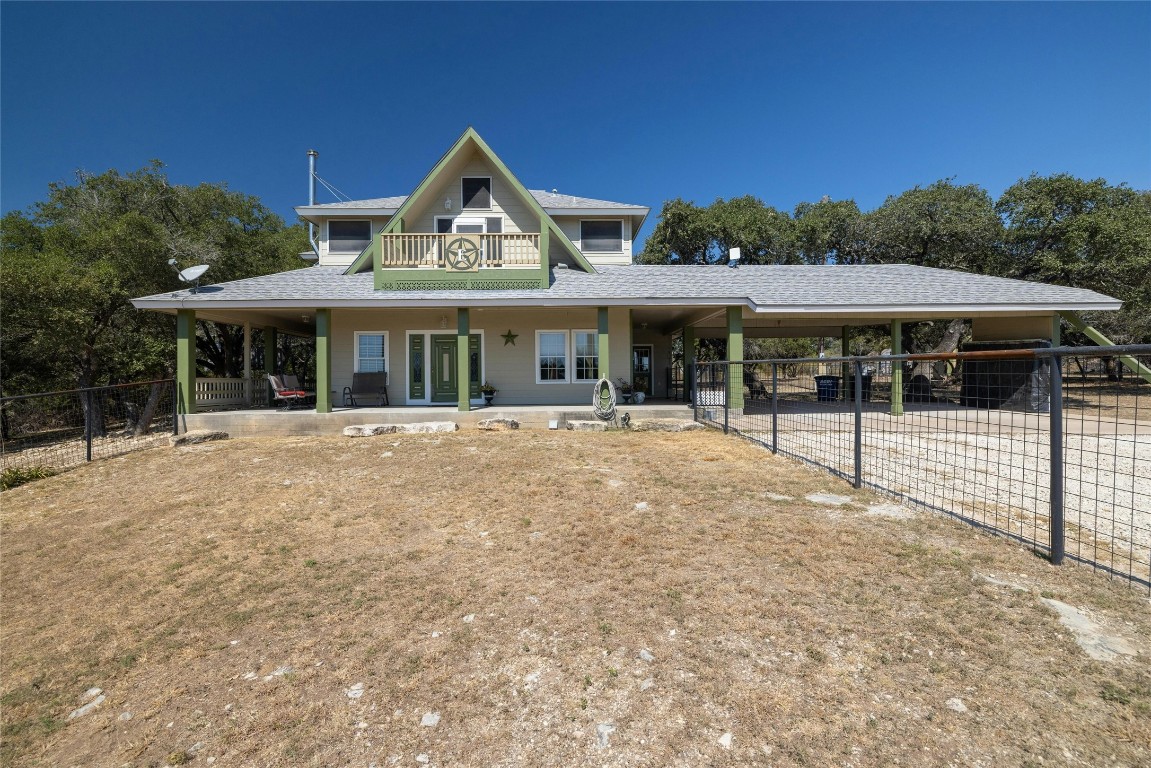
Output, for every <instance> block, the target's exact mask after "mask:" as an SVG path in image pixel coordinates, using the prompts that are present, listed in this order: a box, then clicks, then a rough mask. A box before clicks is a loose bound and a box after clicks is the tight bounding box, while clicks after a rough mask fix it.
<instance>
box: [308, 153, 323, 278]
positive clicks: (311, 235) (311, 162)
mask: <svg viewBox="0 0 1151 768" xmlns="http://www.w3.org/2000/svg"><path fill="white" fill-rule="evenodd" d="M319 156H320V153H319V152H317V151H316V150H314V149H309V150H308V205H315V204H316V158H317V157H319ZM308 242H310V243H311V244H312V250H313V251H315V252H316V257H317V258H319V256H320V246H319V245H317V244H316V225H315V224H313V223H312V222H310V221H309V222H308Z"/></svg>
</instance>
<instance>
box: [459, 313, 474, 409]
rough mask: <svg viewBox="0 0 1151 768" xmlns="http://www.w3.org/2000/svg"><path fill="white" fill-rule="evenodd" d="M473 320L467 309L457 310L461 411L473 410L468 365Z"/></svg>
mask: <svg viewBox="0 0 1151 768" xmlns="http://www.w3.org/2000/svg"><path fill="white" fill-rule="evenodd" d="M470 320H471V318H470V317H469V315H468V308H467V307H460V308H459V309H457V310H456V392H457V393H458V394H459V410H461V411H470V410H471V409H472V394H471V389H472V387H471V372H470V370H469V368H470V366H469V365H468V334H469V333H470V330H471V323H470Z"/></svg>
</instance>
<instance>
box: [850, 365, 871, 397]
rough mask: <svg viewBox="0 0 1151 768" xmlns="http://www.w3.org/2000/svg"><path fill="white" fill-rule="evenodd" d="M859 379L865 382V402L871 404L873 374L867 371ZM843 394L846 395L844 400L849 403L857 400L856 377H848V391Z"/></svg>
mask: <svg viewBox="0 0 1151 768" xmlns="http://www.w3.org/2000/svg"><path fill="white" fill-rule="evenodd" d="M859 378H860V380H861V381H862V382H863V402H865V403H870V402H871V374H870V373H867V372H866V371H865V372H864V373H863V375H862V376H860V377H859ZM843 394H844V397H843V399H844V400H847V401H848V402H852V401H854V400H855V377H854V376H850V377H848V379H847V391H846V392H844V393H843Z"/></svg>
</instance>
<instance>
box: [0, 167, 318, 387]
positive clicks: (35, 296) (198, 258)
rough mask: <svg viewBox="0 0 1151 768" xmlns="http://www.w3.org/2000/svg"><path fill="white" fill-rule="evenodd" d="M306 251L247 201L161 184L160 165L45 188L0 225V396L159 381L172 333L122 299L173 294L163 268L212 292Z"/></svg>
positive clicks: (286, 265) (171, 353) (222, 192)
mask: <svg viewBox="0 0 1151 768" xmlns="http://www.w3.org/2000/svg"><path fill="white" fill-rule="evenodd" d="M305 245H306V233H305V232H304V230H303V228H302V227H301V226H299V225H295V226H290V227H289V226H285V224H284V222H283V220H282V219H281V218H280V217H279V216H277V215H276V214H274V213H272V212H271V211H269V210H268V209H267V208H265V207H264V206H263V205H261V204H260V201H259V200H258V199H257V198H255V197H252V196H250V195H245V194H242V193H239V192H232V191H229V190H228V189H227V187H226V186H225V185H223V184H200V185H198V186H194V187H191V186H183V185H178V184H172V183H170V182H169V180H168V178H167V176H166V174H165V173H164V171H163V166H162V164H160V163H159V162H153V163H152V164H151V165H149V166H147V167H145V168H142V169H140V170H137V171H133V172H131V173H127V174H121V173H120V172H118V171H114V170H113V171H108V172H106V173H102V174H99V175H92V174H88V173H84V172H79V173H77V174H76V180H75V182H74V183H72V184H66V183H62V182H61V183H53V184H50V185H49V188H48V196H47V199H45V200H44V201H42V202H39V203H36V204H35V205H33V206H32V207H31V209H30V210H28V211H13V212H10V213H8V214H7V215H5V216H4V217H3V219H2V220H0V259H2V270H0V296H2V297H3V305H2V322H0V343H2V344H3V349H4V355H3V358H2V368H0V378H2V380H3V384H4V393H5V394H15V393H20V392H29V391H41V390H46V389H64V388H71V387H84V386H94V385H99V384H106V383H117V382H124V381H132V380H139V379H144V378H151V377H160V376H164V375H167V374H168V373H169V372H170V371H171V366H172V364H173V362H172V361H173V360H174V357H175V350H174V345H175V334H174V330H173V329H174V323H173V321H172V319H171V318H169V317H166V316H162V315H158V314H155V313H151V312H139V311H137V310H136V309H135V308H134V307H133V306H132V305H131V303H130V299H132V298H134V297H136V296H143V295H147V294H151V293H160V292H163V291H170V290H175V289H177V288H180V287H183V286H182V284H181V283H180V282H179V280H178V278H177V276H176V274H175V270H173V269H172V268H171V267H170V266H169V265H168V260H169V259H171V258H175V259H176V261H177V264H178V266H179V267H180V268H184V267H189V266H192V265H193V264H209V265H211V268H212V271H211V278H212V282H222V281H225V280H234V279H238V278H243V277H251V276H254V275H260V274H267V273H270V272H279V271H283V270H285V269H291V268H294V267H298V266H302V264H301V262H300V261H299V260H298V258H297V254H298V253H299V252H300V251H301V250H303V248H304V246H305Z"/></svg>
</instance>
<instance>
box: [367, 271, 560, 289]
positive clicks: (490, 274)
mask: <svg viewBox="0 0 1151 768" xmlns="http://www.w3.org/2000/svg"><path fill="white" fill-rule="evenodd" d="M548 279H549V278H548V274H547V271H546V270H545V271H544V273H543V277H542V281H547V280H548ZM547 286H548V283H547V282H542V284H541V275H540V271H539V270H537V269H534V268H530V269H517V268H510V269H509V268H507V267H502V268H500V269H487V270H483V271H480V272H447V271H444V270H439V269H385V270H382V272H377V273H376V280H375V289H376V290H377V291H434V290H447V291H450V290H467V291H484V290H493V291H505V290H525V289H529V288H546V287H547Z"/></svg>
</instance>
